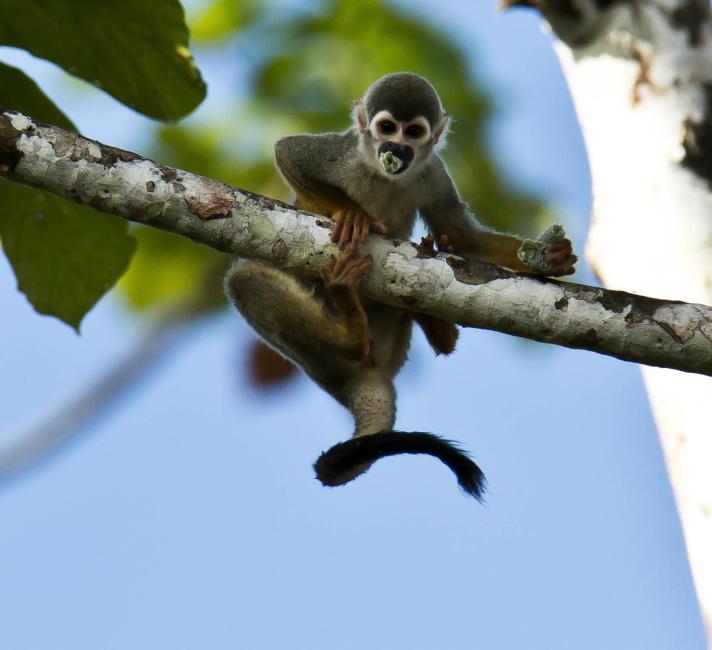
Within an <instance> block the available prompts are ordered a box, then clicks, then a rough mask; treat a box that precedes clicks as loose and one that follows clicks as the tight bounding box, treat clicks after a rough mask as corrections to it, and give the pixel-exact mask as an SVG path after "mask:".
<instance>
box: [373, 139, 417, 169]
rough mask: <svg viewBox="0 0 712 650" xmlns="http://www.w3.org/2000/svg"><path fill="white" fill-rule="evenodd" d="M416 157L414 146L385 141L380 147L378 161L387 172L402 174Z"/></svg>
mask: <svg viewBox="0 0 712 650" xmlns="http://www.w3.org/2000/svg"><path fill="white" fill-rule="evenodd" d="M413 158H415V151H413V147H411V146H409V145H407V144H398V143H397V142H384V143H383V144H382V145H381V146H380V147H378V162H380V163H381V167H382V168H383V171H384V172H386V173H387V174H394V175H395V174H402V173H403V172H404V171H405V170H406V169H408V167H409V166H410V163H412V162H413Z"/></svg>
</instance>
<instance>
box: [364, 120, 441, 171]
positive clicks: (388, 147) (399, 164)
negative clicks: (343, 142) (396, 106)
mask: <svg viewBox="0 0 712 650" xmlns="http://www.w3.org/2000/svg"><path fill="white" fill-rule="evenodd" d="M361 136H362V140H363V144H364V145H365V147H366V150H367V155H368V157H369V162H370V163H371V166H373V167H375V168H376V169H378V170H379V171H380V172H381V173H382V174H383V175H384V176H387V177H390V178H397V177H401V176H404V175H412V173H413V170H415V169H417V168H418V167H420V166H421V165H422V163H424V162H425V161H426V160H427V159H428V157H429V156H430V154H431V153H432V150H433V144H434V142H433V133H432V129H431V126H430V122H428V120H427V119H426V118H425V117H423V116H420V115H419V116H417V117H414V118H413V119H411V120H408V121H403V120H397V119H396V118H395V117H393V115H392V114H391V113H390V112H389V111H386V110H382V111H378V113H376V114H375V115H374V116H373V118H372V119H371V121H370V122H369V123H368V127H367V128H365V129H363V131H362V132H361Z"/></svg>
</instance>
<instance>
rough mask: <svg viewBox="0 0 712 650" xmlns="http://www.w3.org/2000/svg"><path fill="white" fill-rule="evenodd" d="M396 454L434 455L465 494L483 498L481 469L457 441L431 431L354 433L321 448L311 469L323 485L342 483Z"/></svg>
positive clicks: (482, 474)
mask: <svg viewBox="0 0 712 650" xmlns="http://www.w3.org/2000/svg"><path fill="white" fill-rule="evenodd" d="M396 454H428V455H430V456H434V457H435V458H437V459H439V460H440V461H441V462H443V463H444V464H445V465H447V466H448V467H449V468H450V469H451V470H452V472H453V474H455V476H456V478H457V482H458V483H459V484H460V487H461V488H462V489H463V490H464V491H465V492H467V494H469V495H470V496H473V497H475V499H477V500H478V501H480V502H482V501H483V498H484V491H485V485H486V481H485V475H484V473H483V472H482V470H481V469H480V468H479V467H478V466H477V464H476V463H475V462H474V461H473V460H472V459H471V458H470V456H469V455H468V454H467V453H466V452H465V451H463V450H462V449H461V448H460V447H459V446H458V445H457V444H455V443H454V442H452V441H451V440H446V439H445V438H441V437H439V436H436V435H434V434H432V433H424V432H421V431H413V432H404V431H381V432H380V433H373V434H367V435H361V436H355V437H354V438H351V439H349V440H347V441H345V442H340V443H338V444H336V445H334V446H333V447H332V448H331V449H329V450H327V451H325V452H323V453H322V454H321V456H319V458H317V461H316V463H314V469H315V470H316V477H317V478H318V479H319V480H320V481H321V483H322V485H329V486H336V485H343V484H344V483H348V482H349V481H351V480H352V479H354V478H356V477H357V476H358V475H359V474H363V472H365V471H366V470H367V469H368V468H369V466H370V465H371V463H373V462H375V461H377V460H378V459H379V458H385V457H386V456H395V455H396Z"/></svg>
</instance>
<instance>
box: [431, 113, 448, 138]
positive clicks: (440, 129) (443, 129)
mask: <svg viewBox="0 0 712 650" xmlns="http://www.w3.org/2000/svg"><path fill="white" fill-rule="evenodd" d="M449 124H450V114H449V113H448V112H447V111H443V112H442V115H441V116H440V120H439V121H438V123H437V124H436V125H435V128H434V129H433V144H437V143H438V142H439V141H440V138H442V137H443V136H444V135H445V134H446V133H447V127H448V126H449Z"/></svg>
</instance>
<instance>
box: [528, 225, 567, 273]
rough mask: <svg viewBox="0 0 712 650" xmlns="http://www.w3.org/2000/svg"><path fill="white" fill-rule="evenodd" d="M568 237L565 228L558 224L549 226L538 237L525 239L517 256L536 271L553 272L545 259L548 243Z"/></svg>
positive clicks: (554, 242)
mask: <svg viewBox="0 0 712 650" xmlns="http://www.w3.org/2000/svg"><path fill="white" fill-rule="evenodd" d="M565 237H566V232H565V231H564V228H563V227H562V226H560V225H558V224H553V225H551V226H549V227H548V228H547V229H546V230H545V231H544V232H543V233H541V235H539V236H538V237H537V238H536V239H525V240H524V241H523V242H522V245H521V246H520V247H519V250H518V251H517V257H518V258H519V259H520V260H521V261H522V262H524V264H526V265H527V266H528V267H529V268H530V269H531V270H532V271H533V272H534V273H540V274H542V275H546V274H548V273H550V272H551V267H550V266H549V265H548V264H547V262H546V260H545V259H544V258H545V256H546V253H547V246H546V245H547V244H556V243H557V242H560V241H563V239H564V238H565Z"/></svg>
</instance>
